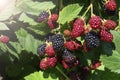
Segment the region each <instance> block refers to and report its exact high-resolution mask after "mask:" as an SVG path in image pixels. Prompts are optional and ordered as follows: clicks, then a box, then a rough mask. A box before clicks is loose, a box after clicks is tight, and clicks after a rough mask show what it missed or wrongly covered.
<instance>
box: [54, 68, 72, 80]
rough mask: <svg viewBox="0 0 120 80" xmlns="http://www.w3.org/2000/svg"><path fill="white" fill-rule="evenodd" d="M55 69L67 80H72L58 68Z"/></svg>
mask: <svg viewBox="0 0 120 80" xmlns="http://www.w3.org/2000/svg"><path fill="white" fill-rule="evenodd" d="M55 68H56V69H57V70H58V71H59V72H60V73H61V74H62V75H63V76H64V77H65V78H66V80H70V79H69V78H68V77H67V75H66V74H65V73H64V72H63V71H62V70H61V69H60V68H59V67H58V66H56V67H55Z"/></svg>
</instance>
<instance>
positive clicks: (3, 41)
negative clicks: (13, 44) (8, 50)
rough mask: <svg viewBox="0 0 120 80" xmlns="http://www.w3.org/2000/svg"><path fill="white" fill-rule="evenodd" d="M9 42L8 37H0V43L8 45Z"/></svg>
mask: <svg viewBox="0 0 120 80" xmlns="http://www.w3.org/2000/svg"><path fill="white" fill-rule="evenodd" d="M9 41H10V38H9V37H8V36H5V35H1V36H0V42H2V43H8V42H9Z"/></svg>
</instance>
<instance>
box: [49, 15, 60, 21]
mask: <svg viewBox="0 0 120 80" xmlns="http://www.w3.org/2000/svg"><path fill="white" fill-rule="evenodd" d="M58 17H59V16H58V14H52V15H51V16H50V19H51V20H52V21H57V20H58Z"/></svg>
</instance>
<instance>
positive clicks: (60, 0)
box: [58, 0, 63, 11]
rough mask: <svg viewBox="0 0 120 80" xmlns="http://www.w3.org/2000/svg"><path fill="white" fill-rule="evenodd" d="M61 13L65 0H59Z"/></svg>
mask: <svg viewBox="0 0 120 80" xmlns="http://www.w3.org/2000/svg"><path fill="white" fill-rule="evenodd" d="M58 2H59V3H58V4H59V11H60V10H61V9H62V8H63V0H59V1H58Z"/></svg>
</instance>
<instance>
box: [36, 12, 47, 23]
mask: <svg viewBox="0 0 120 80" xmlns="http://www.w3.org/2000/svg"><path fill="white" fill-rule="evenodd" d="M48 17H49V13H48V12H46V11H43V12H41V13H40V14H39V17H38V22H42V21H44V20H46V19H48Z"/></svg>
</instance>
